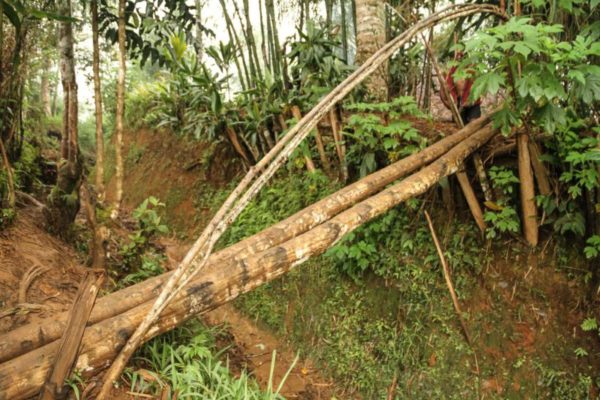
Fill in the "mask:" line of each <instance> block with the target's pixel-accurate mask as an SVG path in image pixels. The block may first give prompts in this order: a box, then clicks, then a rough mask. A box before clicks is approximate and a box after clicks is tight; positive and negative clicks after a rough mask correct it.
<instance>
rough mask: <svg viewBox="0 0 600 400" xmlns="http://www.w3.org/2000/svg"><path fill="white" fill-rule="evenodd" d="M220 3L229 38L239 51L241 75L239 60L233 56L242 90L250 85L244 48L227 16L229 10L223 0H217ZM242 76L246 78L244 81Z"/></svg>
mask: <svg viewBox="0 0 600 400" xmlns="http://www.w3.org/2000/svg"><path fill="white" fill-rule="evenodd" d="M219 2H220V3H221V9H222V10H223V16H224V17H225V24H226V25H227V33H228V34H229V40H230V41H231V42H232V43H233V45H234V47H235V49H236V54H238V52H239V59H240V60H241V65H242V68H243V72H244V74H243V75H242V68H240V61H239V60H238V57H237V55H236V57H235V59H234V60H235V66H236V68H237V70H238V76H239V78H240V84H241V86H242V89H243V90H246V89H247V88H249V87H250V85H251V83H250V82H251V80H250V75H249V73H248V66H247V64H246V57H245V56H244V50H243V48H242V43H241V42H240V38H239V36H238V34H237V32H236V30H235V27H234V26H233V21H232V20H231V17H230V16H229V12H228V11H227V5H226V4H225V0H219ZM244 77H245V78H246V79H245V81H244Z"/></svg>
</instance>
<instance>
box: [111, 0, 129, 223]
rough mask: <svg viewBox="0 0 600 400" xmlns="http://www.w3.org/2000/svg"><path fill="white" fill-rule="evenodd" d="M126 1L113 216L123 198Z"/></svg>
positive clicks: (121, 19)
mask: <svg viewBox="0 0 600 400" xmlns="http://www.w3.org/2000/svg"><path fill="white" fill-rule="evenodd" d="M125 3H126V0H119V15H118V18H119V20H118V27H119V29H118V39H119V72H118V76H117V113H116V115H115V134H116V137H115V161H116V166H115V177H116V190H115V204H114V209H113V217H115V216H116V215H118V213H119V208H120V207H121V201H122V200H123V173H124V171H123V168H124V167H123V118H124V116H125V73H126V68H127V66H126V63H125V58H126V54H125Z"/></svg>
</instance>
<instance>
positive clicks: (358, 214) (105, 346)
mask: <svg viewBox="0 0 600 400" xmlns="http://www.w3.org/2000/svg"><path fill="white" fill-rule="evenodd" d="M496 133H497V130H495V129H493V128H492V127H491V126H487V127H485V128H484V129H482V130H480V131H478V132H477V133H475V134H474V135H472V136H470V137H469V138H467V139H466V140H464V141H463V142H461V143H460V144H458V145H457V146H455V147H454V148H453V149H451V150H450V151H449V152H448V153H446V154H445V155H444V156H442V157H441V158H439V159H438V160H436V161H435V162H433V163H432V164H431V165H429V166H428V167H425V168H423V169H422V170H421V171H419V172H417V173H414V174H413V175H411V176H409V177H407V178H406V179H404V180H403V181H401V182H399V183H396V184H394V185H393V186H391V187H389V188H387V189H385V190H383V191H382V192H380V193H379V194H376V195H374V196H372V197H370V198H368V199H366V200H363V201H362V202H360V203H358V204H356V205H355V206H353V207H352V208H349V209H347V210H346V211H344V212H342V213H340V214H338V215H337V216H335V217H334V218H332V219H330V220H329V221H327V222H324V223H322V224H320V225H318V226H316V227H314V228H313V229H311V230H309V231H307V232H306V233H304V234H302V235H300V236H297V237H294V238H293V239H291V240H288V241H286V242H284V243H281V244H279V245H277V246H275V247H272V248H270V249H268V250H265V251H263V252H260V253H257V254H253V255H250V256H248V257H246V258H244V259H242V260H239V261H237V262H236V263H231V264H229V265H224V266H219V268H211V269H208V270H205V271H204V273H203V274H202V275H201V276H200V277H199V278H197V279H195V280H194V281H193V282H191V283H190V284H188V285H187V286H186V288H185V290H184V291H183V292H181V293H180V294H179V295H178V296H177V297H176V298H175V299H174V300H173V302H172V303H170V305H169V306H168V307H167V308H166V309H165V311H164V312H163V313H162V315H161V318H160V319H159V321H158V322H157V323H156V324H155V325H154V326H153V327H152V328H151V329H150V331H148V333H147V334H146V336H145V340H148V339H150V338H151V337H153V336H156V335H158V334H160V333H162V332H165V331H167V330H169V329H172V328H173V327H175V326H177V325H179V324H181V323H183V322H184V321H185V320H187V319H189V318H191V317H193V316H195V315H197V314H199V313H203V312H206V311H208V310H210V309H213V308H215V307H217V306H218V305H221V304H223V303H225V302H228V301H230V300H232V299H234V298H236V297H237V296H239V295H240V294H242V293H245V292H247V291H250V290H252V289H254V288H255V287H257V286H259V285H262V284H263V283H265V282H268V281H271V280H273V279H275V278H277V277H279V276H281V275H283V274H285V273H286V272H288V271H289V270H290V269H292V268H294V267H296V266H298V265H299V264H301V263H303V262H304V261H306V260H307V259H308V258H310V257H312V256H315V255H318V254H321V253H323V252H324V251H326V250H327V249H328V248H329V247H331V246H333V245H335V244H336V243H337V242H338V241H339V240H340V239H341V238H342V237H343V236H344V235H345V234H347V233H349V232H351V231H353V230H354V229H356V228H357V227H359V226H360V225H362V224H364V223H366V222H368V221H370V220H372V219H373V218H376V217H378V216H380V215H382V214H383V213H385V212H386V211H388V210H389V209H391V208H392V207H395V206H397V205H398V204H400V203H401V202H403V201H405V200H407V199H410V198H412V197H414V196H417V195H420V194H422V193H424V192H426V191H427V190H428V189H429V188H431V187H432V186H433V185H435V184H436V183H437V182H438V181H439V180H440V179H441V178H442V177H444V176H448V175H449V174H452V173H455V172H456V171H457V170H458V168H459V166H460V165H461V164H462V163H463V162H464V160H465V158H466V157H467V156H469V155H470V154H471V153H472V152H473V151H474V150H476V149H477V148H479V147H480V146H481V145H482V144H484V143H485V142H486V141H488V140H489V139H490V138H491V137H492V136H493V135H494V134H496ZM152 304H153V301H149V302H147V303H144V304H142V305H139V306H137V307H135V308H133V309H131V310H129V311H127V312H125V313H122V314H119V315H117V316H115V317H113V318H110V319H107V320H104V321H102V322H100V323H98V324H95V325H93V326H90V327H88V328H87V329H86V331H85V333H84V336H83V342H82V351H81V354H80V356H79V358H78V361H77V364H76V367H77V368H78V369H80V370H81V371H83V372H84V373H87V374H93V373H95V372H97V371H98V370H99V369H101V368H103V367H105V366H106V365H108V364H109V363H110V361H111V360H112V358H113V357H114V356H115V354H116V353H117V352H118V351H119V350H120V348H121V347H122V346H123V344H124V343H125V342H126V341H127V339H128V337H129V335H131V334H132V332H133V331H134V330H135V329H136V327H137V326H138V324H139V323H140V322H141V320H142V319H143V318H144V317H145V315H146V313H147V312H148V310H149V309H150V308H151V307H152ZM57 350H58V342H56V341H55V342H52V343H49V344H47V345H45V346H43V347H40V348H38V349H36V350H34V351H31V352H29V353H26V354H23V355H21V356H19V357H17V358H15V359H12V360H10V361H7V362H5V363H3V364H1V365H0V399H5V398H6V399H23V398H27V397H29V396H32V395H35V393H37V391H38V390H39V389H40V387H41V385H42V384H43V381H44V377H45V376H46V373H47V371H48V369H49V368H50V366H51V365H52V363H53V361H54V359H55V357H56V352H57Z"/></svg>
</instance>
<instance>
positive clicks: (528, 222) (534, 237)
mask: <svg viewBox="0 0 600 400" xmlns="http://www.w3.org/2000/svg"><path fill="white" fill-rule="evenodd" d="M528 144H529V134H528V133H527V132H519V133H518V134H517V149H518V153H519V181H520V188H521V208H522V210H523V234H524V235H525V240H527V243H528V244H529V245H530V246H531V247H535V246H537V244H538V224H537V207H536V205H535V188H534V186H533V185H534V183H533V171H532V169H531V157H530V156H529V148H528Z"/></svg>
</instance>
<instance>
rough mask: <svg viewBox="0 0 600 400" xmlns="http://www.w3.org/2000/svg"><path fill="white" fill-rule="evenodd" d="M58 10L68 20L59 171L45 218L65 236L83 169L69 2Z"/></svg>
mask: <svg viewBox="0 0 600 400" xmlns="http://www.w3.org/2000/svg"><path fill="white" fill-rule="evenodd" d="M58 6H59V12H60V14H61V15H63V16H65V17H68V18H69V19H65V20H63V21H61V22H60V30H59V37H60V41H59V50H60V74H61V82H62V88H63V101H64V111H63V127H62V140H61V161H60V163H59V167H58V178H57V182H56V187H55V188H54V189H53V190H52V192H51V193H50V195H49V196H48V209H46V216H47V219H48V222H49V225H50V226H49V227H50V229H51V230H53V231H55V232H56V233H58V234H60V235H64V234H66V233H67V231H68V228H69V226H70V225H71V224H72V223H73V221H74V220H75V217H76V215H77V212H78V211H79V187H80V186H81V175H82V166H81V160H80V155H79V144H78V132H77V119H78V103H77V82H76V79H75V57H74V51H73V25H72V23H71V20H70V17H71V0H61V1H60V2H59V3H58Z"/></svg>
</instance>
